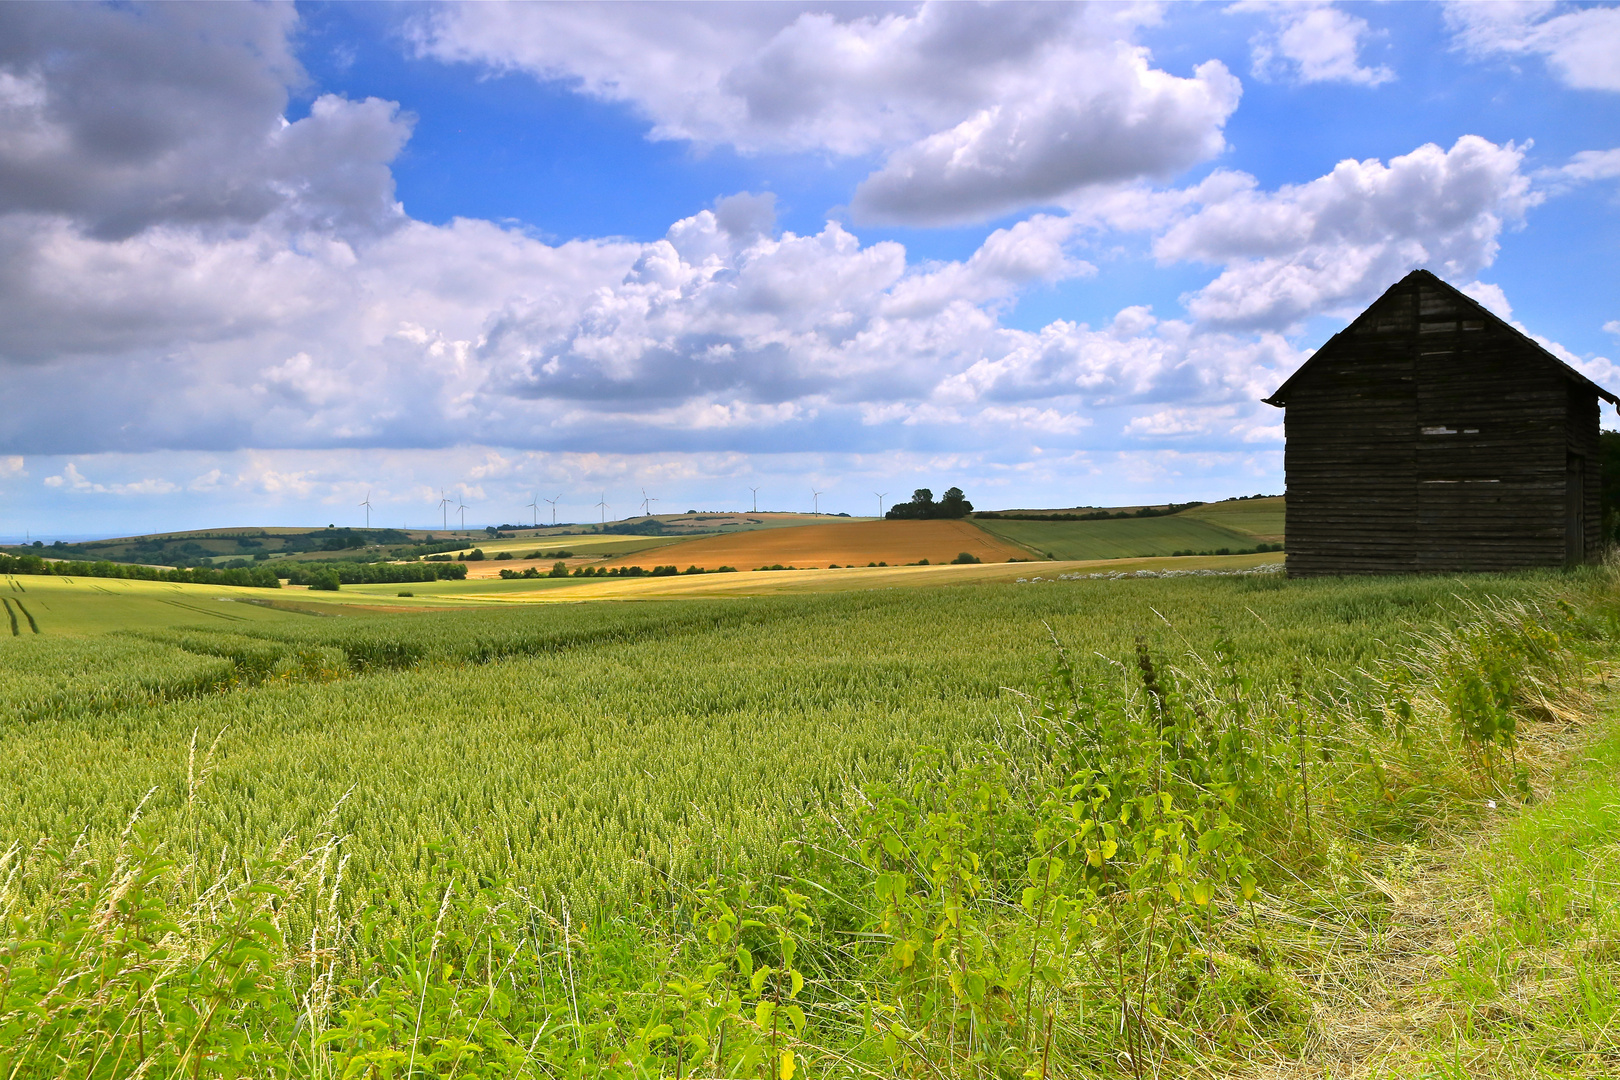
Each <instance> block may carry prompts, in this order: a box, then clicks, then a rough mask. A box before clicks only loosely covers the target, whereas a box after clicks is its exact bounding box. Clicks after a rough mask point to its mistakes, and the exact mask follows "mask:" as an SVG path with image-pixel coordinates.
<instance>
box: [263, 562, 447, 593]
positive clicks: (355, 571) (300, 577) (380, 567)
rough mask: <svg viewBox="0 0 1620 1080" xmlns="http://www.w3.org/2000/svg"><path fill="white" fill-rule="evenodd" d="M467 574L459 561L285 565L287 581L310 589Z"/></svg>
mask: <svg viewBox="0 0 1620 1080" xmlns="http://www.w3.org/2000/svg"><path fill="white" fill-rule="evenodd" d="M466 576H467V568H466V566H464V565H462V564H460V563H454V562H449V563H430V562H419V563H351V562H328V563H294V564H292V565H290V566H287V582H288V584H291V585H308V586H309V587H310V588H312V589H336V588H337V587H338V585H339V584H343V585H380V584H387V585H391V584H394V583H395V582H406V581H441V580H442V581H461V580H464V579H465V578H466Z"/></svg>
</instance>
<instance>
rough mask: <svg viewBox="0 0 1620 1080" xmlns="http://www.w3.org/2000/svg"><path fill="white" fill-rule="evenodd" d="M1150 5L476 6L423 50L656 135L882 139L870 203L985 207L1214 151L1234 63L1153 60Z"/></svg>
mask: <svg viewBox="0 0 1620 1080" xmlns="http://www.w3.org/2000/svg"><path fill="white" fill-rule="evenodd" d="M1153 18H1154V13H1153V11H1152V10H1151V9H1148V8H1136V7H1107V6H1085V5H1078V4H1067V3H1034V4H1023V3H1005V4H973V3H924V4H920V5H905V6H901V7H897V8H889V9H879V10H877V11H876V12H874V11H872V10H871V9H869V8H866V7H833V8H825V7H820V6H812V5H797V4H779V5H763V6H750V7H746V8H739V7H737V6H723V7H721V6H710V5H681V4H650V5H644V4H636V3H626V4H605V5H583V6H577V7H576V6H565V5H551V4H534V5H496V4H472V5H465V6H457V7H452V8H446V9H441V10H439V11H437V12H435V13H434V14H433V15H431V16H429V17H427V18H425V19H423V20H421V21H420V22H419V23H418V24H417V26H416V29H415V34H414V36H415V41H416V44H417V48H418V49H419V50H420V52H421V54H423V55H427V56H433V57H436V58H439V59H442V60H447V61H460V62H466V63H473V64H477V65H480V66H484V67H488V68H492V69H495V70H517V71H523V72H527V73H529V74H532V75H534V76H535V77H537V78H539V79H542V80H546V81H555V82H561V83H564V84H566V85H571V86H574V87H576V88H577V89H578V90H580V91H581V92H583V93H586V94H589V95H592V96H594V97H598V98H601V99H604V100H608V101H619V102H625V103H627V104H629V105H630V106H631V107H633V108H635V109H636V110H637V111H638V112H640V113H641V114H642V115H644V116H645V117H646V118H647V119H648V120H649V121H650V123H651V125H652V127H651V135H652V137H654V138H658V139H679V140H686V141H691V142H694V143H698V144H702V145H727V146H731V147H735V148H736V149H738V150H740V151H742V152H743V153H783V152H787V153H800V152H807V151H808V152H820V153H826V154H832V155H839V156H845V157H861V156H879V157H881V158H883V159H884V162H883V164H882V165H881V166H880V167H879V168H878V169H877V170H876V171H875V172H874V173H873V174H872V175H871V176H870V177H869V178H868V179H867V180H866V182H865V183H864V184H862V185H861V186H860V188H859V189H858V190H857V191H856V193H855V197H854V200H853V202H852V204H851V207H852V209H853V210H854V211H855V213H856V214H857V215H858V217H861V218H864V219H869V220H876V221H886V222H898V223H907V224H930V225H932V224H944V223H955V222H970V221H982V220H988V219H991V218H994V217H997V216H999V215H1002V214H1005V213H1009V212H1012V211H1015V210H1019V209H1022V208H1026V207H1036V206H1043V205H1050V204H1051V203H1052V202H1053V201H1054V200H1055V199H1056V198H1057V197H1058V196H1060V195H1063V194H1065V193H1070V192H1074V191H1077V190H1081V189H1083V188H1086V187H1089V186H1093V185H1097V184H1105V183H1112V182H1118V181H1122V180H1130V179H1137V178H1144V177H1151V178H1158V179H1164V178H1168V177H1170V176H1173V175H1175V174H1176V173H1178V172H1180V171H1181V170H1183V169H1185V168H1187V167H1188V166H1190V165H1194V164H1196V163H1198V162H1201V161H1205V160H1208V159H1209V158H1211V157H1214V156H1215V155H1217V154H1219V153H1220V152H1221V150H1222V149H1223V148H1224V146H1225V141H1224V139H1223V137H1222V134H1221V129H1222V127H1223V125H1224V124H1225V122H1226V119H1227V117H1229V116H1230V115H1231V113H1232V111H1233V110H1234V109H1235V108H1236V107H1237V103H1238V98H1239V96H1240V93H1241V89H1240V86H1239V84H1238V81H1237V80H1236V79H1235V78H1233V77H1232V75H1231V74H1230V73H1229V72H1228V71H1227V70H1226V68H1225V67H1224V66H1222V65H1221V64H1220V63H1219V62H1218V61H1208V62H1206V63H1203V64H1200V65H1198V66H1197V67H1196V68H1195V70H1194V71H1193V73H1192V75H1191V77H1185V76H1176V75H1172V74H1170V73H1168V72H1165V71H1163V70H1161V69H1158V68H1155V67H1154V66H1153V64H1152V58H1151V56H1150V55H1149V54H1148V52H1147V51H1146V50H1145V49H1143V48H1141V47H1139V46H1137V45H1135V44H1133V42H1132V40H1131V39H1132V35H1133V32H1134V31H1135V30H1136V29H1138V28H1139V27H1140V26H1141V25H1142V23H1143V22H1144V21H1150V20H1152V19H1153Z"/></svg>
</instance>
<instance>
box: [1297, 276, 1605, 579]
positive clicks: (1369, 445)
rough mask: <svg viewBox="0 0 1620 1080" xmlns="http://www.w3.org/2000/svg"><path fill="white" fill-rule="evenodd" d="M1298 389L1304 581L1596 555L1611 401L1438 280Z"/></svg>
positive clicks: (1347, 340)
mask: <svg viewBox="0 0 1620 1080" xmlns="http://www.w3.org/2000/svg"><path fill="white" fill-rule="evenodd" d="M1286 390H1287V396H1286V406H1287V413H1286V415H1285V420H1284V423H1285V431H1286V434H1287V448H1286V450H1285V453H1284V467H1285V470H1286V472H1287V482H1288V541H1287V546H1288V571H1289V573H1290V574H1291V575H1295V576H1312V575H1321V574H1387V573H1405V572H1452V571H1468V570H1508V569H1516V568H1520V567H1527V566H1555V565H1558V564H1560V563H1563V562H1565V561H1568V560H1569V559H1570V557H1571V556H1573V557H1574V558H1575V559H1577V560H1583V561H1584V560H1587V559H1591V558H1594V557H1596V555H1597V553H1598V546H1599V542H1600V538H1599V536H1598V529H1597V523H1598V516H1599V513H1600V510H1599V492H1600V487H1601V476H1600V458H1599V454H1598V444H1597V437H1598V397H1597V393H1596V392H1595V391H1594V390H1593V389H1592V388H1591V387H1590V386H1589V385H1586V384H1584V383H1580V382H1576V381H1573V380H1572V379H1571V378H1570V373H1569V372H1567V371H1566V370H1565V369H1563V368H1562V366H1561V365H1559V364H1557V363H1556V362H1555V361H1550V360H1549V358H1547V357H1546V356H1545V355H1544V354H1541V353H1540V351H1539V349H1537V348H1536V346H1534V345H1533V344H1532V343H1530V342H1528V341H1527V340H1526V339H1524V338H1523V337H1522V336H1521V335H1520V334H1518V333H1517V332H1516V331H1514V330H1513V329H1512V328H1510V327H1508V326H1506V325H1505V324H1503V323H1500V322H1499V321H1498V320H1496V319H1495V318H1494V317H1487V316H1484V313H1483V312H1482V311H1481V310H1480V309H1479V308H1478V307H1477V306H1476V305H1474V304H1472V303H1471V302H1469V301H1468V300H1466V299H1465V298H1463V297H1462V296H1461V295H1460V294H1458V293H1456V292H1455V290H1453V289H1451V288H1450V287H1449V286H1446V285H1445V284H1444V283H1442V282H1440V281H1439V280H1438V279H1436V278H1433V277H1432V276H1431V275H1426V274H1414V275H1412V276H1410V277H1408V278H1407V279H1406V280H1404V281H1403V282H1401V284H1399V285H1397V286H1396V287H1395V288H1393V289H1391V290H1390V291H1389V292H1388V293H1386V294H1385V295H1384V296H1383V297H1382V298H1380V299H1379V301H1378V302H1377V303H1375V304H1374V305H1373V306H1372V307H1370V308H1368V309H1367V311H1366V312H1365V313H1363V314H1362V316H1361V317H1359V318H1358V319H1357V320H1356V321H1355V322H1354V323H1352V324H1351V325H1350V326H1349V327H1348V328H1346V330H1345V331H1344V332H1343V333H1341V334H1339V335H1337V336H1336V337H1335V338H1334V339H1333V340H1332V341H1331V342H1329V343H1328V344H1327V345H1325V346H1324V347H1323V348H1322V350H1321V351H1320V352H1319V353H1318V355H1317V356H1316V357H1314V358H1313V359H1312V361H1311V362H1310V364H1309V365H1308V366H1307V367H1306V368H1304V369H1302V370H1301V371H1300V373H1299V375H1298V376H1296V377H1295V379H1293V380H1290V382H1289V384H1288V385H1287V387H1286ZM1573 476H1579V477H1580V479H1579V481H1578V482H1575V483H1576V487H1575V488H1573V489H1572V487H1571V484H1572V480H1571V477H1573ZM1582 518H1584V520H1585V523H1586V524H1585V527H1584V529H1582V528H1580V527H1579V522H1580V520H1581V519H1582ZM1572 523H1575V524H1574V525H1572ZM1577 538H1578V539H1577ZM1571 545H1573V546H1571Z"/></svg>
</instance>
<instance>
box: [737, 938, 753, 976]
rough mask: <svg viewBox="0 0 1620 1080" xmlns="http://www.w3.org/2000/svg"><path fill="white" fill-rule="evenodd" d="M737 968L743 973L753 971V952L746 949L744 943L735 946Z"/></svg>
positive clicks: (750, 973)
mask: <svg viewBox="0 0 1620 1080" xmlns="http://www.w3.org/2000/svg"><path fill="white" fill-rule="evenodd" d="M737 970H738V971H741V972H742V973H743V974H744V975H752V974H753V973H754V954H753V953H751V952H749V951H748V947H747V946H746V945H738V946H737Z"/></svg>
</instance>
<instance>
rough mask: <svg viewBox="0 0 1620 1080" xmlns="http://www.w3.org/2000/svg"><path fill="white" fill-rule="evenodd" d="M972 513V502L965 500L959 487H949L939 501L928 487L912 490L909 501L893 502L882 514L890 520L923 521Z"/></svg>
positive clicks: (961, 516) (960, 516) (958, 516)
mask: <svg viewBox="0 0 1620 1080" xmlns="http://www.w3.org/2000/svg"><path fill="white" fill-rule="evenodd" d="M971 513H973V504H972V503H970V502H968V501H967V497H966V496H964V495H963V494H962V489H961V488H955V487H953V488H951V489H949V490H948V491H946V492H945V495H944V497H943V498H941V499H940V500H939V502H935V501H934V493H933V492H932V491H930V490H929V489H928V488H918V489H917V490H916V491H914V492H912V494H911V499H910V501H909V502H903V503H895V504H894V505H893V506H891V507H889V512H888V513H887V514H884V515H883V516H884V517H885V518H887V519H889V520H890V521H924V520H932V519H934V518H964V517H967V516H968V515H969V514H971Z"/></svg>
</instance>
